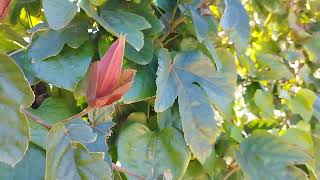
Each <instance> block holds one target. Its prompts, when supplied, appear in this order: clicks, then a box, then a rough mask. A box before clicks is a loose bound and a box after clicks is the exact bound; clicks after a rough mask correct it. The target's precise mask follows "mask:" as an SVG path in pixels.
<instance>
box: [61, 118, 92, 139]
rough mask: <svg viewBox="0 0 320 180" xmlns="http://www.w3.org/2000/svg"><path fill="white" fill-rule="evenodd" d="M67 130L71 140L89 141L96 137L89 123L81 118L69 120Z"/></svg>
mask: <svg viewBox="0 0 320 180" xmlns="http://www.w3.org/2000/svg"><path fill="white" fill-rule="evenodd" d="M67 131H68V134H69V137H70V139H71V141H77V142H80V143H91V142H94V141H96V139H97V134H96V133H94V132H93V130H92V128H91V127H90V126H89V124H88V123H87V122H85V121H83V120H82V119H77V120H73V121H71V122H70V123H69V124H68V126H67Z"/></svg>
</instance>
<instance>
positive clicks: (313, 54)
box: [303, 33, 320, 64]
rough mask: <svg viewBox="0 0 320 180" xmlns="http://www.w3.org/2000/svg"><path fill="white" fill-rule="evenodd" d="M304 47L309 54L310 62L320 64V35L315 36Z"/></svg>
mask: <svg viewBox="0 0 320 180" xmlns="http://www.w3.org/2000/svg"><path fill="white" fill-rule="evenodd" d="M303 46H304V48H305V49H306V51H307V53H308V56H309V59H310V61H312V62H314V63H317V64H320V52H319V49H320V33H316V34H315V35H313V36H312V37H311V38H310V39H309V40H308V41H306V42H305V43H304V44H303Z"/></svg>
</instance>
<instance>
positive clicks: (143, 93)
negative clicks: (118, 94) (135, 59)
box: [123, 63, 156, 104]
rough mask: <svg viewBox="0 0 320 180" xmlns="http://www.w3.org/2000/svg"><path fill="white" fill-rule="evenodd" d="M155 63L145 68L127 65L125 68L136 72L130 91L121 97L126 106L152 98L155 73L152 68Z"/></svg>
mask: <svg viewBox="0 0 320 180" xmlns="http://www.w3.org/2000/svg"><path fill="white" fill-rule="evenodd" d="M154 64H155V63H150V64H149V65H147V66H139V65H135V64H132V63H131V64H130V63H127V64H126V65H125V66H126V67H128V68H131V69H135V70H137V73H136V75H135V77H134V81H133V84H132V87H131V89H130V90H129V91H128V92H127V93H126V94H125V96H124V97H123V102H124V103H126V104H129V103H133V102H137V101H142V100H145V99H148V98H150V97H153V96H154V95H155V93H156V84H155V80H156V73H155V68H154V67H153V66H154Z"/></svg>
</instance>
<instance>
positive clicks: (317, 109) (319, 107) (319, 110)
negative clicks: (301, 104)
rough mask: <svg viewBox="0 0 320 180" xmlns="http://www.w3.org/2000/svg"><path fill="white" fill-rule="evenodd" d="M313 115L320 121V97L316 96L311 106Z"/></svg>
mask: <svg viewBox="0 0 320 180" xmlns="http://www.w3.org/2000/svg"><path fill="white" fill-rule="evenodd" d="M313 115H314V116H315V117H316V118H317V119H318V121H320V97H319V96H317V97H316V99H315V101H314V104H313Z"/></svg>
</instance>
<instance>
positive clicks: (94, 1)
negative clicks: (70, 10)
mask: <svg viewBox="0 0 320 180" xmlns="http://www.w3.org/2000/svg"><path fill="white" fill-rule="evenodd" d="M106 1H107V0H90V3H91V4H93V5H95V6H101V5H103V4H104V3H105V2H106Z"/></svg>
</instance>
